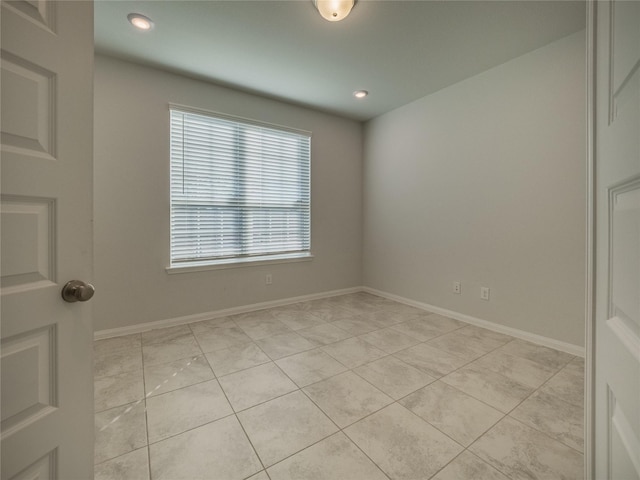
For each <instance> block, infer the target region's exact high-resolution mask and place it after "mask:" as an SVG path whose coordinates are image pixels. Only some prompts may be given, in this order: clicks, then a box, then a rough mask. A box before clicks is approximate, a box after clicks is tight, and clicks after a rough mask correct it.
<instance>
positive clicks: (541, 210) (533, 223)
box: [363, 32, 586, 345]
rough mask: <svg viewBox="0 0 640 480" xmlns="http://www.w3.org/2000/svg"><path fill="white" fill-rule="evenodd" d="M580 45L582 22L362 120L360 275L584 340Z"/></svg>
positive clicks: (382, 286)
mask: <svg viewBox="0 0 640 480" xmlns="http://www.w3.org/2000/svg"><path fill="white" fill-rule="evenodd" d="M584 52H585V40H584V32H579V33H577V34H574V35H571V36H569V37H566V38H564V39H561V40H559V41H557V42H554V43H552V44H550V45H548V46H546V47H543V48H541V49H539V50H536V51H534V52H532V53H529V54H527V55H524V56H522V57H519V58H517V59H515V60H512V61H510V62H508V63H505V64H503V65H501V66H499V67H496V68H494V69H491V70H489V71H487V72H484V73H482V74H480V75H477V76H475V77H472V78H470V79H468V80H465V81H463V82H461V83H458V84H455V85H453V86H450V87H448V88H446V89H444V90H441V91H440V92H437V93H435V94H433V95H430V96H428V97H425V98H423V99H421V100H418V101H416V102H413V103H411V104H409V105H406V106H404V107H402V108H399V109H397V110H394V111H392V112H390V113H387V114H385V115H382V116H380V117H378V118H376V119H374V120H372V121H370V122H369V123H368V124H367V125H366V128H365V163H364V175H363V177H364V253H363V266H364V267H363V277H364V278H363V283H364V285H367V286H369V287H372V288H375V289H379V290H382V291H385V292H389V293H393V294H396V295H400V296H403V297H406V298H409V299H412V300H416V301H420V302H424V303H428V304H431V305H435V306H438V307H441V308H445V309H449V310H453V311H456V312H459V313H463V314H466V315H471V316H474V317H477V318H481V319H484V320H489V321H492V322H495V323H498V324H501V325H505V326H508V327H512V328H517V329H521V330H524V331H527V332H531V333H535V334H539V335H543V336H546V337H550V338H553V339H556V340H560V341H564V342H568V343H571V344H574V345H583V344H584V341H583V337H584V308H585V303H584V302H585V300H584V286H585V282H584V276H585V266H584V265H585V206H586V199H585V172H586V159H585V157H586V153H585V146H586V127H585V117H586V115H585V98H586V94H585V61H584V57H585V54H584ZM454 280H458V281H460V282H462V294H461V295H454V294H453V292H452V282H453V281H454ZM480 286H488V287H490V288H491V300H490V301H489V302H486V301H483V300H480V298H479V294H480Z"/></svg>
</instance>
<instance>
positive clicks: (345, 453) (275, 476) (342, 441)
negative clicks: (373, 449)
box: [268, 432, 387, 480]
mask: <svg viewBox="0 0 640 480" xmlns="http://www.w3.org/2000/svg"><path fill="white" fill-rule="evenodd" d="M268 471H269V475H270V476H271V480H387V476H386V475H385V474H384V473H382V472H381V471H380V469H379V468H378V467H376V465H375V464H374V463H373V462H372V461H371V460H369V459H368V458H367V456H366V455H365V454H363V453H362V452H361V451H360V450H359V449H358V447H356V446H355V445H354V444H353V442H351V441H350V440H349V439H348V438H347V437H346V436H345V435H344V434H343V433H341V432H338V433H336V434H335V435H332V436H330V437H329V438H326V439H324V440H322V441H320V442H318V443H316V444H315V445H312V446H310V447H309V448H307V449H305V450H303V451H301V452H299V453H296V454H295V455H293V456H291V457H289V458H287V459H285V460H283V461H282V462H280V463H278V464H276V465H274V466H273V467H271V468H269V470H268Z"/></svg>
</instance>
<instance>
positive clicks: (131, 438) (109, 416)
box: [94, 401, 147, 464]
mask: <svg viewBox="0 0 640 480" xmlns="http://www.w3.org/2000/svg"><path fill="white" fill-rule="evenodd" d="M144 410H145V408H144V401H142V402H140V403H138V402H136V403H132V404H129V405H125V406H122V407H116V408H112V409H110V410H105V411H104V412H100V413H96V414H95V431H94V438H95V450H94V451H95V454H94V463H96V464H97V463H102V462H104V461H106V460H109V459H111V458H115V457H119V456H120V455H123V454H125V453H129V452H131V451H133V450H137V449H138V448H142V447H144V446H146V445H147V423H146V418H145V412H144Z"/></svg>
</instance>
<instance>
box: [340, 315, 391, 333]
mask: <svg viewBox="0 0 640 480" xmlns="http://www.w3.org/2000/svg"><path fill="white" fill-rule="evenodd" d="M331 325H334V326H336V327H338V328H339V329H341V330H344V331H345V332H348V333H350V334H351V335H363V334H365V333H369V332H373V331H374V330H378V329H379V328H380V325H378V324H376V323H373V322H370V321H368V320H366V319H365V318H362V317H361V316H353V317H349V318H344V319H342V320H337V321H335V322H332V323H331Z"/></svg>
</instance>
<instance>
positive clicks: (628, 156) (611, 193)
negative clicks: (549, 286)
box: [594, 1, 640, 480]
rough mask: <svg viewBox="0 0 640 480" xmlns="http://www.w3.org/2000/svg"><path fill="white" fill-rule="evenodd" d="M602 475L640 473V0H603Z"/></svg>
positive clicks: (599, 229)
mask: <svg viewBox="0 0 640 480" xmlns="http://www.w3.org/2000/svg"><path fill="white" fill-rule="evenodd" d="M595 39H596V40H595V42H596V43H595V54H596V55H595V74H596V75H595V102H594V106H595V122H594V125H595V136H594V138H595V149H594V161H595V165H594V167H595V169H594V173H595V187H594V195H595V200H596V202H595V215H596V217H595V228H596V237H595V240H596V246H595V249H596V250H595V251H596V260H595V269H596V277H595V279H596V290H595V300H596V308H595V316H594V317H595V329H594V333H595V383H594V393H595V478H596V479H598V480H600V479H612V480H639V479H640V441H639V439H640V2H638V1H597V2H595Z"/></svg>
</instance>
